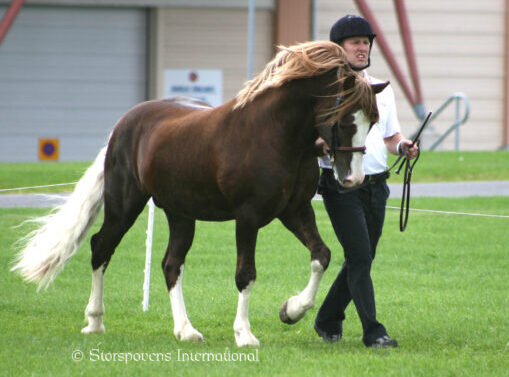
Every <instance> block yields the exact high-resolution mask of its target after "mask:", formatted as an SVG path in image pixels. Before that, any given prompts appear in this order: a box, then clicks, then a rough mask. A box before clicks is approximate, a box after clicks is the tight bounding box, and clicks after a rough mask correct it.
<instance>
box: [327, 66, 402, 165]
mask: <svg viewBox="0 0 509 377" xmlns="http://www.w3.org/2000/svg"><path fill="white" fill-rule="evenodd" d="M363 73H364V76H365V77H366V79H367V80H368V81H369V82H370V83H371V84H379V83H382V82H383V81H381V80H378V79H376V78H374V77H371V76H369V75H368V74H367V72H366V71H363ZM376 104H377V107H378V113H379V118H380V119H379V121H378V122H377V123H375V124H374V125H373V127H372V128H371V130H370V131H369V133H368V136H367V138H366V154H365V155H364V165H363V166H364V174H366V175H372V174H379V173H383V172H384V171H385V170H386V169H387V148H386V146H385V143H384V139H385V138H387V137H391V136H393V135H395V134H396V133H398V132H401V127H400V125H399V120H398V113H397V110H396V101H395V99H394V91H393V90H392V87H391V86H390V85H388V86H387V87H386V88H385V89H384V90H383V91H382V92H380V93H378V94H377V95H376ZM318 163H319V165H320V167H321V168H325V169H332V164H331V161H330V158H329V156H323V157H320V158H319V161H318Z"/></svg>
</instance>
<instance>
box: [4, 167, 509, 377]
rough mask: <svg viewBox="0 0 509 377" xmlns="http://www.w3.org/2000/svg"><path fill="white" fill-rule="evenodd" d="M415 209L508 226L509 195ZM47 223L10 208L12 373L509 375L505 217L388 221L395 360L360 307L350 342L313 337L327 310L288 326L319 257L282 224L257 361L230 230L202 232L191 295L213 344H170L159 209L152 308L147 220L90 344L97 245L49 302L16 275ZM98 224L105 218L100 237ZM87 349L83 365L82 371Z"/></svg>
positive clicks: (383, 267) (274, 241) (256, 321)
mask: <svg viewBox="0 0 509 377" xmlns="http://www.w3.org/2000/svg"><path fill="white" fill-rule="evenodd" d="M423 165H424V164H423ZM398 202H399V201H398V200H396V201H391V203H390V204H391V205H394V206H397V205H398ZM314 207H315V210H316V215H317V222H318V226H319V228H320V232H321V234H322V236H323V238H324V240H325V242H326V243H327V244H328V245H329V246H330V247H331V249H332V253H333V258H332V261H331V264H330V267H329V270H328V271H327V272H326V274H325V276H324V280H323V282H322V285H321V287H320V290H319V293H318V297H317V304H319V303H320V302H321V301H322V300H323V298H324V296H325V294H326V292H327V289H328V287H329V285H330V284H331V282H332V281H333V279H334V277H335V274H336V273H337V271H338V268H339V266H340V264H341V262H342V260H343V258H342V255H341V251H340V248H339V246H338V243H337V241H336V240H335V236H334V234H333V231H332V229H331V226H330V222H329V220H328V218H327V215H326V213H325V211H324V209H323V204H322V203H321V202H315V203H314ZM412 207H415V208H427V209H437V210H444V209H446V210H449V211H458V212H483V213H490V214H498V215H505V216H507V215H509V197H495V198H461V199H435V198H416V199H413V201H412ZM45 212H46V211H45V210H40V209H0V226H1V229H3V231H2V232H0V246H1V248H2V251H3V252H2V253H1V254H0V266H2V273H1V274H0V284H1V285H2V288H3V289H2V294H1V295H0V321H1V323H2V336H1V337H0V375H2V376H92V375H93V376H114V375H119V376H138V375H139V376H159V375H160V376H238V375H242V376H244V375H256V376H324V375H334V376H405V377H406V376H426V377H428V376H507V370H509V358H508V357H507V356H508V347H509V343H508V342H509V329H508V326H507V318H509V296H508V292H509V283H508V279H507V271H509V258H507V245H508V244H509V234H508V232H507V229H508V226H509V219H507V218H472V217H466V216H452V215H440V214H432V213H412V214H411V217H410V223H409V226H408V229H407V231H406V232H405V233H400V232H399V230H398V216H399V213H398V211H393V210H388V212H387V221H386V226H385V228H384V235H383V237H382V240H381V243H380V246H379V249H378V254H377V259H376V260H375V263H374V265H373V279H374V283H375V288H376V297H377V309H378V316H379V319H380V320H381V321H382V322H383V323H384V324H385V325H386V327H387V328H388V330H389V332H390V334H391V335H392V336H393V337H395V338H396V339H398V341H399V342H400V347H399V348H397V349H391V350H369V349H366V348H365V347H364V346H363V345H362V342H361V336H362V332H361V326H360V323H359V320H358V318H357V315H356V313H355V309H354V308H353V306H351V307H350V308H349V310H348V312H347V320H346V321H345V324H344V339H343V340H342V341H341V342H340V343H337V344H334V345H329V344H325V343H323V342H322V341H321V339H320V338H318V337H317V336H316V335H315V334H314V332H313V329H312V324H313V319H314V315H315V314H316V310H317V309H316V308H314V309H312V310H311V311H310V312H309V313H308V314H307V316H306V317H305V318H304V319H303V320H302V321H301V322H299V323H298V324H296V325H293V326H288V325H285V324H283V323H281V322H280V321H279V318H278V311H279V307H280V305H281V303H282V302H283V301H284V300H285V299H287V298H288V297H289V296H291V295H293V294H295V293H296V292H298V291H300V290H301V289H303V288H304V286H305V284H306V283H307V281H308V277H309V253H308V252H307V250H305V249H304V248H303V247H302V246H301V245H300V244H299V242H298V241H297V240H296V239H295V238H294V237H293V236H292V235H291V234H290V233H289V232H287V231H286V230H284V228H283V227H282V225H281V224H280V223H279V222H277V221H275V222H273V223H271V224H270V225H269V226H267V227H265V228H264V229H262V230H261V231H260V235H259V239H258V243H257V268H258V278H257V282H256V284H255V286H254V289H253V292H252V294H251V306H250V319H251V326H252V330H253V332H254V334H255V335H256V336H257V337H258V339H259V340H260V342H261V346H260V347H259V349H257V350H256V349H253V348H247V349H239V348H237V347H236V346H235V340H234V336H233V329H232V326H233V320H234V318H235V312H236V305H237V291H236V288H235V282H234V270H235V247H234V243H235V236H234V224H233V223H232V222H226V223H202V222H200V223H198V224H197V230H196V238H195V242H194V245H193V248H192V249H191V252H190V254H189V256H188V259H187V263H186V275H185V278H184V294H185V297H186V306H187V309H188V314H189V317H190V319H191V321H192V322H193V324H194V326H195V327H196V328H197V329H198V330H200V331H201V332H202V333H203V334H204V336H205V342H203V343H200V344H188V343H180V342H177V341H176V340H175V338H174V337H173V333H172V318H171V311H170V305H169V298H168V294H167V291H166V288H165V284H164V281H163V276H162V272H161V269H160V267H159V263H160V260H161V259H162V256H163V254H164V249H165V247H166V242H167V238H168V230H167V226H166V222H165V220H164V215H163V214H162V213H161V211H159V210H158V211H156V222H155V234H154V255H153V263H152V277H153V279H152V285H151V303H150V310H149V311H148V312H143V311H142V309H141V301H142V285H143V268H144V258H145V256H144V243H145V229H146V221H147V213H146V211H145V212H144V213H143V214H142V216H140V218H139V219H138V221H137V222H136V224H135V225H134V227H133V229H132V230H131V231H130V232H129V233H128V234H127V235H126V237H125V238H124V240H123V241H122V243H121V244H120V246H119V248H118V249H117V253H116V254H115V256H114V258H113V260H112V262H111V264H110V267H109V269H108V271H107V273H106V285H105V305H106V314H105V325H106V329H107V332H106V334H103V335H89V336H84V335H82V334H80V329H81V328H82V327H83V326H84V320H83V311H84V309H85V306H86V304H87V302H88V296H89V293H90V277H91V271H90V263H89V259H90V250H89V246H88V239H87V240H85V242H84V244H83V245H82V247H81V249H80V251H79V252H78V253H77V255H76V256H75V257H74V258H73V259H72V260H71V261H70V262H69V263H68V265H67V267H66V268H65V269H64V271H63V272H62V273H61V274H60V275H59V276H58V277H57V279H56V280H55V282H54V283H53V285H52V286H50V288H49V289H48V290H46V291H41V292H40V293H37V292H36V289H35V287H34V286H33V285H29V284H26V283H24V282H23V281H22V280H21V279H20V278H19V277H18V276H17V275H15V274H13V273H11V272H9V262H10V261H11V260H12V258H13V256H14V249H13V247H12V244H13V242H14V241H15V240H16V239H18V238H19V237H20V236H22V235H24V234H26V232H27V230H29V228H30V225H29V224H26V225H23V226H21V227H15V226H16V225H18V224H20V223H21V222H23V221H24V220H26V219H27V218H29V217H31V216H35V215H40V214H42V213H45ZM99 225H100V221H97V222H96V224H95V225H94V227H93V230H92V233H93V232H94V231H97V229H98V227H99ZM92 233H91V234H92ZM79 352H81V353H82V355H83V358H84V359H83V360H82V361H73V359H72V356H73V355H75V356H76V355H78V356H79V355H80V354H79ZM204 353H205V354H206V353H213V354H215V355H216V356H215V357H216V361H183V358H184V357H185V356H184V354H186V355H187V357H189V356H192V357H193V358H195V359H199V358H203V357H204V356H203V354H204ZM129 354H131V356H129ZM219 354H221V355H223V356H221V357H225V356H224V355H229V357H230V361H217V358H218V357H219V356H217V355H219ZM232 354H233V356H232ZM150 355H152V356H151V357H152V361H150V360H149V359H148V358H149V356H150ZM129 357H134V358H138V359H140V358H143V357H144V358H145V359H146V360H145V361H142V360H138V361H133V360H131V361H129V360H127V359H128V358H129ZM179 357H180V359H179ZM226 357H228V356H226ZM232 357H233V358H241V357H243V358H244V359H247V358H248V357H250V358H255V359H256V361H231V358H232ZM101 358H102V360H101ZM115 360H116V361H115ZM126 360H127V362H126Z"/></svg>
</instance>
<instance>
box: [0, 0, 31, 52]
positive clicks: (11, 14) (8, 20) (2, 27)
mask: <svg viewBox="0 0 509 377" xmlns="http://www.w3.org/2000/svg"><path fill="white" fill-rule="evenodd" d="M24 2H25V0H13V1H12V3H11V5H9V8H7V10H6V11H5V13H4V16H3V17H2V20H1V21H0V44H1V43H2V41H3V39H4V38H5V36H6V35H7V32H8V31H9V28H10V27H11V24H12V23H13V22H14V20H15V19H16V16H17V15H18V12H19V11H20V9H21V7H22V6H23V3H24Z"/></svg>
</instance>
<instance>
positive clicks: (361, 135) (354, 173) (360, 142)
mask: <svg viewBox="0 0 509 377" xmlns="http://www.w3.org/2000/svg"><path fill="white" fill-rule="evenodd" d="M353 116H354V124H355V125H356V126H357V132H356V133H355V134H354V135H353V137H352V147H354V148H356V147H363V146H364V145H365V142H366V137H367V136H368V132H369V130H370V126H371V122H370V120H369V118H368V117H367V116H366V114H365V113H364V111H362V110H358V111H357V112H355V113H354V114H353ZM340 153H343V152H340ZM363 162H364V155H363V153H362V152H352V160H351V162H350V166H349V169H348V173H349V174H347V175H346V177H345V178H343V179H338V181H339V183H340V184H341V185H342V186H343V187H346V188H349V187H354V186H358V185H360V184H361V183H362V182H363V181H364V168H363ZM334 173H335V175H336V179H337V178H338V177H340V176H341V175H340V174H339V173H338V171H337V166H336V165H334Z"/></svg>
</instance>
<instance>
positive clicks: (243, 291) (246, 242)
mask: <svg viewBox="0 0 509 377" xmlns="http://www.w3.org/2000/svg"><path fill="white" fill-rule="evenodd" d="M257 235H258V228H257V227H255V226H252V225H251V224H250V222H247V221H243V220H238V219H237V221H236V240H237V269H236V272H235V283H236V285H237V289H238V290H239V302H238V305H237V315H236V317H235V322H234V323H233V331H234V333H235V341H236V343H237V346H238V347H245V346H259V345H260V342H259V341H258V339H256V337H255V336H254V335H253V333H252V332H251V325H250V323H249V295H250V293H251V289H252V288H253V285H254V282H255V280H256V266H255V258H254V254H255V246H256V237H257Z"/></svg>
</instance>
